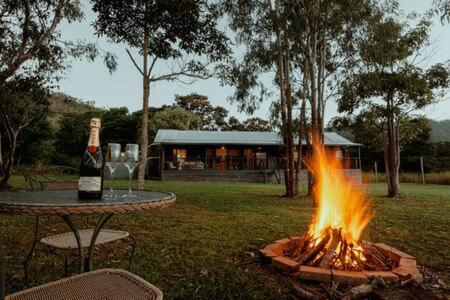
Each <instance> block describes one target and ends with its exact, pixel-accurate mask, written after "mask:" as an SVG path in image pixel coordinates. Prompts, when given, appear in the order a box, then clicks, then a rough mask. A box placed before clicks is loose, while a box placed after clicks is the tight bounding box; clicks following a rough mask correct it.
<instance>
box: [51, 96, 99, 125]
mask: <svg viewBox="0 0 450 300" xmlns="http://www.w3.org/2000/svg"><path fill="white" fill-rule="evenodd" d="M88 111H98V112H100V111H102V109H101V108H98V107H95V106H94V102H86V101H82V100H80V99H77V98H74V97H71V96H69V95H66V94H63V93H54V94H53V95H52V96H51V97H50V112H51V113H50V116H49V121H50V123H51V124H52V125H53V126H54V127H55V128H57V127H58V123H59V120H61V118H62V117H63V116H64V115H66V114H73V113H85V112H88Z"/></svg>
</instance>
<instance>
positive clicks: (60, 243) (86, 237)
mask: <svg viewBox="0 0 450 300" xmlns="http://www.w3.org/2000/svg"><path fill="white" fill-rule="evenodd" d="M77 173H78V170H77V169H75V168H71V167H63V166H57V167H50V168H46V169H25V172H24V177H25V180H26V181H27V182H28V183H29V185H30V188H31V189H32V190H34V189H35V185H36V183H38V184H39V185H40V187H41V189H43V190H62V189H77V187H78V181H77V180H76V178H77V177H78V176H77ZM33 184H34V185H33ZM48 221H49V223H57V222H62V220H61V218H60V217H49V220H48ZM38 228H39V217H36V221H35V228H34V236H33V242H32V245H31V248H30V250H29V252H28V255H27V256H26V258H25V260H24V261H23V270H24V281H25V285H26V286H27V285H28V267H29V264H30V262H31V258H32V257H33V252H34V250H35V247H36V244H37V242H38V241H39V242H40V243H41V244H42V245H45V246H47V247H50V248H52V249H57V250H63V251H64V255H63V261H64V275H65V277H67V275H68V268H69V255H70V253H71V251H73V250H77V249H78V245H77V241H76V238H75V236H74V234H73V232H66V233H63V234H56V235H52V236H47V237H44V238H42V239H40V240H39V238H38ZM93 233H94V229H84V230H80V231H79V234H80V239H81V244H82V246H83V248H86V247H89V244H90V241H91V238H92V235H93ZM119 240H120V241H124V242H127V243H128V244H129V245H130V246H131V251H130V257H129V260H128V270H131V262H132V259H133V255H134V251H135V248H136V241H135V239H134V238H133V237H132V236H130V235H129V233H128V232H126V231H121V230H111V229H102V230H101V231H100V233H99V235H98V237H97V240H96V242H95V245H96V246H97V245H101V244H106V243H110V242H114V241H119Z"/></svg>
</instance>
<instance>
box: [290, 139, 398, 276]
mask: <svg viewBox="0 0 450 300" xmlns="http://www.w3.org/2000/svg"><path fill="white" fill-rule="evenodd" d="M313 149H314V160H309V161H307V162H306V164H307V167H308V169H309V170H311V172H312V173H313V174H314V176H315V178H316V179H317V183H316V185H315V188H314V191H313V196H314V200H315V202H316V205H317V212H316V215H315V216H314V218H313V221H312V223H311V225H310V226H309V229H308V231H307V232H305V233H304V234H303V235H302V236H301V238H300V239H299V240H298V243H297V247H296V249H295V251H294V253H292V254H293V257H294V258H295V259H296V260H297V261H298V262H299V263H300V264H301V265H308V266H316V267H320V268H327V269H328V268H335V269H340V270H352V271H361V270H364V269H365V270H387V269H389V268H390V267H391V266H390V265H389V263H390V262H389V261H388V260H386V259H385V257H384V256H383V254H382V253H380V252H379V251H377V250H376V248H374V247H373V246H371V245H370V244H367V243H362V242H361V241H360V238H361V233H362V232H363V230H364V228H365V227H366V225H367V224H368V223H369V221H370V219H371V217H372V215H371V212H370V210H369V207H370V200H369V199H368V198H367V197H366V196H365V194H364V191H362V190H361V189H357V188H356V187H355V185H354V184H352V182H351V181H349V179H347V178H346V177H345V176H344V173H343V172H342V167H341V166H340V165H339V162H338V160H337V159H336V155H335V153H334V152H331V151H328V152H327V151H326V150H325V148H324V147H320V146H319V144H318V143H314V148H313ZM387 264H388V265H387Z"/></svg>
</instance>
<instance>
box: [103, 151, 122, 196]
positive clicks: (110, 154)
mask: <svg viewBox="0 0 450 300" xmlns="http://www.w3.org/2000/svg"><path fill="white" fill-rule="evenodd" d="M119 161H120V144H114V143H109V144H108V151H107V154H106V166H107V167H108V169H109V174H110V177H109V193H108V195H106V196H105V199H114V198H115V197H116V196H117V195H116V194H114V190H113V186H112V184H113V180H114V172H115V171H116V169H117V167H118V166H119Z"/></svg>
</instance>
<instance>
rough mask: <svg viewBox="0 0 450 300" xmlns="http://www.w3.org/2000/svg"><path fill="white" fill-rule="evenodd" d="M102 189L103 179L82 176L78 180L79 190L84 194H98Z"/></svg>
mask: <svg viewBox="0 0 450 300" xmlns="http://www.w3.org/2000/svg"><path fill="white" fill-rule="evenodd" d="M101 189H102V178H101V177H100V176H99V177H90V176H80V179H79V180H78V190H79V191H83V192H98V191H100V190H101Z"/></svg>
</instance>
